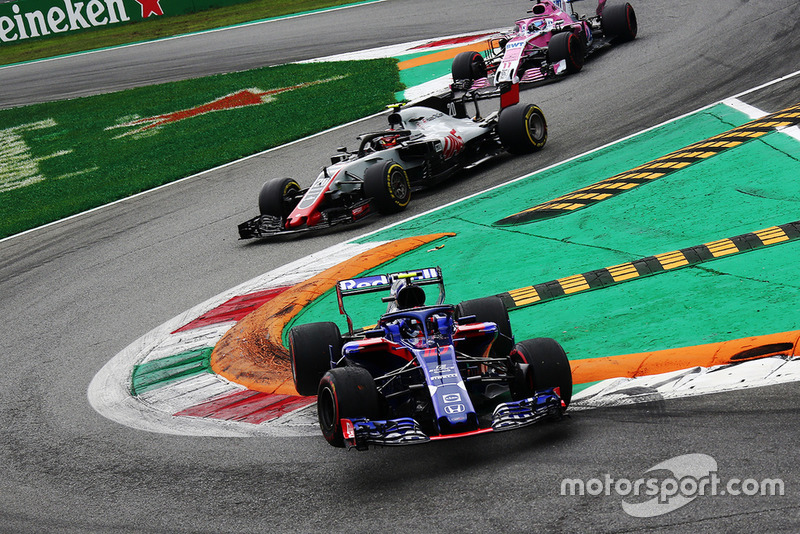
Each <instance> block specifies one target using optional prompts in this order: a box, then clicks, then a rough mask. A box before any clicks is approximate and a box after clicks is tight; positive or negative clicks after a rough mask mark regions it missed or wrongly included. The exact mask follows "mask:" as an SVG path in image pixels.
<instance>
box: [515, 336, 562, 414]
mask: <svg viewBox="0 0 800 534" xmlns="http://www.w3.org/2000/svg"><path fill="white" fill-rule="evenodd" d="M511 359H512V361H515V362H516V363H526V364H528V366H529V367H528V372H530V373H531V375H532V376H531V377H528V378H527V379H526V380H525V381H524V382H525V384H522V388H520V389H518V390H517V392H515V393H516V394H515V396H518V395H522V396H521V397H519V398H524V397H525V396H531V395H533V393H534V392H536V391H541V390H543V389H549V388H555V387H558V388H560V390H561V399H562V400H563V401H564V404H566V405H567V406H569V403H570V400H572V370H571V368H570V365H569V360H568V359H567V354H566V352H564V348H563V347H562V346H561V345H560V344H559V343H558V342H557V341H556V340H555V339H550V338H549V337H538V338H534V339H526V340H524V341H520V342H519V343H517V344H516V346H515V347H514V352H513V353H512V357H511Z"/></svg>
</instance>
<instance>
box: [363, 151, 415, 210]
mask: <svg viewBox="0 0 800 534" xmlns="http://www.w3.org/2000/svg"><path fill="white" fill-rule="evenodd" d="M364 196H365V197H368V198H372V199H373V201H374V202H375V207H376V208H377V210H378V211H379V212H380V213H383V214H389V213H397V212H399V211H402V210H404V209H405V208H406V206H408V203H409V202H410V201H411V181H410V180H409V179H408V173H406V170H405V169H404V168H403V167H402V165H400V164H398V163H395V162H394V161H386V162H383V163H376V164H374V165H372V166H371V167H368V168H367V170H366V171H365V172H364Z"/></svg>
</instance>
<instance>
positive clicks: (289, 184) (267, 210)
mask: <svg viewBox="0 0 800 534" xmlns="http://www.w3.org/2000/svg"><path fill="white" fill-rule="evenodd" d="M299 191H300V185H299V184H298V183H297V182H296V181H294V180H292V179H291V178H276V179H274V180H270V181H268V182H266V183H265V184H264V185H263V186H262V187H261V192H260V193H259V195H258V208H259V210H260V211H261V215H273V216H275V217H284V218H285V217H287V216H288V215H289V214H290V213H291V212H292V210H293V209H294V207H295V206H296V205H297V203H298V201H299V199H296V196H297V193H298V192H299Z"/></svg>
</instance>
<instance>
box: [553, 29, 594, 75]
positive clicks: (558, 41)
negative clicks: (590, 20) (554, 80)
mask: <svg viewBox="0 0 800 534" xmlns="http://www.w3.org/2000/svg"><path fill="white" fill-rule="evenodd" d="M585 56H586V45H585V44H584V43H583V41H582V40H581V38H580V37H578V36H577V35H575V34H574V33H572V32H562V33H557V34H555V35H554V36H553V37H552V38H551V39H550V43H549V44H548V45H547V61H548V62H549V63H551V64H552V63H558V62H559V61H561V60H562V59H563V60H565V61H566V62H567V72H568V73H569V74H574V73H576V72H580V70H581V69H582V68H583V63H584V59H585Z"/></svg>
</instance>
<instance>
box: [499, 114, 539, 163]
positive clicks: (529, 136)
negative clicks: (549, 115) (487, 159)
mask: <svg viewBox="0 0 800 534" xmlns="http://www.w3.org/2000/svg"><path fill="white" fill-rule="evenodd" d="M497 135H498V136H499V137H500V142H501V143H503V146H504V147H505V148H506V150H508V151H509V152H511V153H512V154H530V153H531V152H536V151H537V150H540V149H541V148H542V147H543V146H544V145H545V143H546V142H547V120H546V119H545V118H544V113H542V110H541V109H539V106H534V105H533V104H527V105H523V104H516V105H514V106H509V107H507V108H504V109H503V110H502V111H501V112H500V117H498V120H497Z"/></svg>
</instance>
